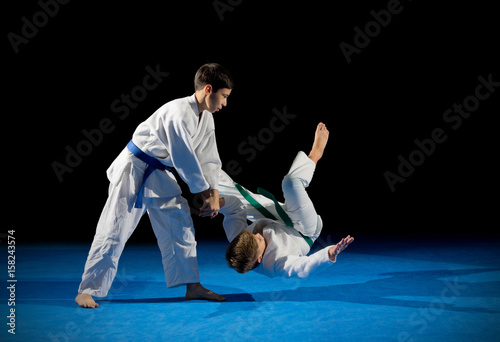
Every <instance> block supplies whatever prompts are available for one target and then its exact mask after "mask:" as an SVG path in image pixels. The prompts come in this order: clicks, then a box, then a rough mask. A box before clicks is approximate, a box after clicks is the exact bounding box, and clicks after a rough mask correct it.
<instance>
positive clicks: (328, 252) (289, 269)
mask: <svg viewBox="0 0 500 342" xmlns="http://www.w3.org/2000/svg"><path fill="white" fill-rule="evenodd" d="M353 241H354V238H352V237H351V236H347V237H345V238H343V239H342V240H340V242H339V243H337V244H336V245H334V246H328V247H325V248H323V249H321V250H319V251H318V252H316V253H314V254H311V255H309V256H296V255H290V256H288V257H285V258H282V259H280V260H278V262H277V263H276V264H275V267H274V270H275V272H276V275H281V276H284V277H287V278H289V277H298V278H307V277H308V276H309V275H310V274H312V273H316V272H319V271H321V270H323V269H325V268H328V267H329V266H330V265H332V264H333V263H335V262H336V261H337V255H339V253H340V252H342V251H343V250H344V249H345V248H346V247H347V246H349V244H350V243H351V242H353Z"/></svg>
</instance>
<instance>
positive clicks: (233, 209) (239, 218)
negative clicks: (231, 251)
mask: <svg viewBox="0 0 500 342" xmlns="http://www.w3.org/2000/svg"><path fill="white" fill-rule="evenodd" d="M224 199H225V201H226V203H225V204H224V206H223V207H222V208H220V213H221V214H222V215H224V220H223V221H222V226H223V227H224V231H225V232H226V236H227V239H228V240H229V242H231V241H233V239H234V238H235V237H236V235H238V234H239V233H241V232H242V231H243V230H245V229H248V224H247V211H246V209H245V206H244V205H243V203H241V201H240V200H239V199H238V198H237V197H234V196H224Z"/></svg>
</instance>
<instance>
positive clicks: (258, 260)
mask: <svg viewBox="0 0 500 342" xmlns="http://www.w3.org/2000/svg"><path fill="white" fill-rule="evenodd" d="M261 261H262V255H261V256H260V257H258V258H257V263H258V264H260V263H261Z"/></svg>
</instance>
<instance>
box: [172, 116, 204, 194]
mask: <svg viewBox="0 0 500 342" xmlns="http://www.w3.org/2000/svg"><path fill="white" fill-rule="evenodd" d="M165 131H166V134H167V139H168V141H169V150H168V153H169V154H170V158H171V160H172V164H173V166H174V167H175V169H176V170H177V173H178V174H179V176H180V177H181V179H182V180H183V181H184V182H186V184H187V185H188V186H189V190H190V191H191V192H192V193H194V194H195V193H199V192H202V191H204V190H207V189H209V188H210V185H209V184H208V182H207V181H206V180H205V177H204V175H203V169H202V167H201V165H200V162H199V160H198V158H197V157H196V153H195V150H194V148H193V142H192V139H191V136H190V135H189V133H188V130H187V128H186V123H185V122H184V121H183V120H172V121H169V122H168V123H167V125H166V127H165Z"/></svg>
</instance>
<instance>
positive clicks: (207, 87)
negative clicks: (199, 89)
mask: <svg viewBox="0 0 500 342" xmlns="http://www.w3.org/2000/svg"><path fill="white" fill-rule="evenodd" d="M204 90H205V95H210V94H212V86H211V85H210V84H207V85H206V86H205V88H204Z"/></svg>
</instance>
